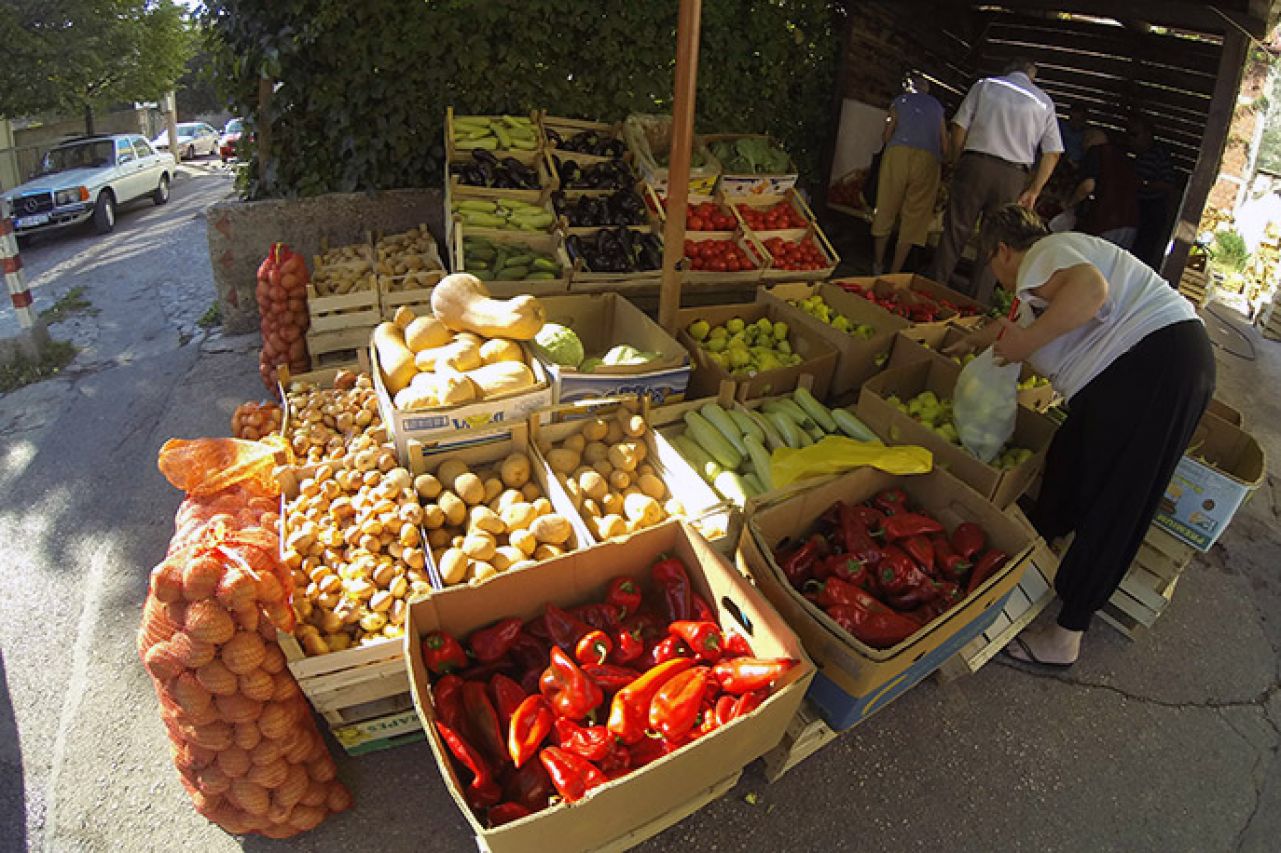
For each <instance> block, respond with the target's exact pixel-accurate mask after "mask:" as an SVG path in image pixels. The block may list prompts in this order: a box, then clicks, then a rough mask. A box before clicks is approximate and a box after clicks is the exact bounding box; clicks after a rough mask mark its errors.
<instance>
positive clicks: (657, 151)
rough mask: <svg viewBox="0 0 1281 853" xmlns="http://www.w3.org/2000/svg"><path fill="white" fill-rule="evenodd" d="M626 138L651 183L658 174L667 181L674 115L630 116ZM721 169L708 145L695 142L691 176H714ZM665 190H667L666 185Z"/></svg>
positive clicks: (624, 133) (625, 126) (691, 157)
mask: <svg viewBox="0 0 1281 853" xmlns="http://www.w3.org/2000/svg"><path fill="white" fill-rule="evenodd" d="M623 138H624V139H625V140H626V141H627V145H628V147H630V148H631V149H632V153H633V154H634V155H635V157H636V160H637V162H638V163H639V164H640V166H641V170H642V171H643V172H645V173H646V177H648V178H650V179H651V183H652V182H653V179H654V178H657V177H661V178H662V179H663V182H664V183H665V182H666V178H667V168H668V165H669V164H670V162H671V149H672V117H671V116H667V115H644V114H640V113H637V114H634V115H630V116H628V117H627V121H625V122H623ZM720 171H721V168H720V163H718V162H717V160H716V158H715V157H713V156H712V154H711V152H710V151H708V150H707V146H706V145H702V144H700V143H695V144H694V149H693V151H691V152H690V163H689V176H690V179H691V180H693V179H695V178H703V177H713V178H714V177H716V176H717V175H719V174H720ZM662 191H665V187H664V188H663V190H662ZM709 192H710V190H709Z"/></svg>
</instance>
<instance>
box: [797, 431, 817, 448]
mask: <svg viewBox="0 0 1281 853" xmlns="http://www.w3.org/2000/svg"><path fill="white" fill-rule="evenodd" d="M796 437H797V438H799V439H800V440H801V447H810V446H812V445H813V444H814V439H812V438H810V434H809V433H807V432H806V431H805V430H803V429H798V430H797V431H796Z"/></svg>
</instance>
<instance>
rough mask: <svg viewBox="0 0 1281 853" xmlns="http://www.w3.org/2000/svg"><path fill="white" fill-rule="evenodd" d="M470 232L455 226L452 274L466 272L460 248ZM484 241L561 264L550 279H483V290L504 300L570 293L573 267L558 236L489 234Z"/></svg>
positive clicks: (537, 233)
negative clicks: (547, 256)
mask: <svg viewBox="0 0 1281 853" xmlns="http://www.w3.org/2000/svg"><path fill="white" fill-rule="evenodd" d="M471 234H472V229H470V228H468V227H467V226H465V225H463V224H462V223H461V222H456V223H454V227H453V233H452V234H451V236H450V244H449V249H450V255H451V258H450V266H452V267H453V269H454V272H467V271H468V270H467V263H466V257H465V253H464V252H463V245H464V241H465V240H466V238H467V237H468V236H469V235H471ZM484 239H486V240H488V241H489V242H491V243H500V244H503V245H505V246H513V247H520V248H522V249H527V250H530V251H536V252H539V253H541V254H544V255H549V256H551V257H554V258H555V259H556V260H557V262H559V263H560V275H559V276H558V277H556V278H551V279H534V280H532V281H531V280H528V279H521V280H514V281H509V280H502V279H499V280H492V279H485V280H484V281H485V287H487V288H488V289H489V291H490V293H491V294H493V295H494V296H495V297H497V298H499V299H506V298H508V297H510V296H516V295H518V294H522V293H528V294H530V295H533V296H555V295H557V294H561V293H566V292H567V291H568V290H569V282H570V276H571V275H572V267H573V265H572V264H571V263H570V261H569V255H568V254H566V252H565V240H564V238H563V237H562V236H561V235H560V234H558V233H555V232H553V233H550V234H544V233H542V232H535V231H492V230H491V231H488V232H487V234H486V236H485V237H484Z"/></svg>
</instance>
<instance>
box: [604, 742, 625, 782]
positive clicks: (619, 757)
mask: <svg viewBox="0 0 1281 853" xmlns="http://www.w3.org/2000/svg"><path fill="white" fill-rule="evenodd" d="M597 766H598V767H600V771H601V772H602V773H604V774H605V777H606V778H607V779H617V778H618V777H619V776H624V775H626V774H627V773H628V772H629V771H631V769H632V753H631V750H629V749H628V748H627V747H625V746H623V745H622V744H621V743H618V742H617V741H612V742H611V743H610V745H609V752H607V753H606V754H605V757H604V758H602V759H601V760H600V762H599V763H598V764H597Z"/></svg>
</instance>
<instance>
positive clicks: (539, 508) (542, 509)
mask: <svg viewBox="0 0 1281 853" xmlns="http://www.w3.org/2000/svg"><path fill="white" fill-rule="evenodd" d="M533 506H534V512H535V513H537V514H538V515H547V514H548V513H550V512H551V511H552V502H551V501H549V500H547V498H538V499H537V500H535V501H534V502H533Z"/></svg>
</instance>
